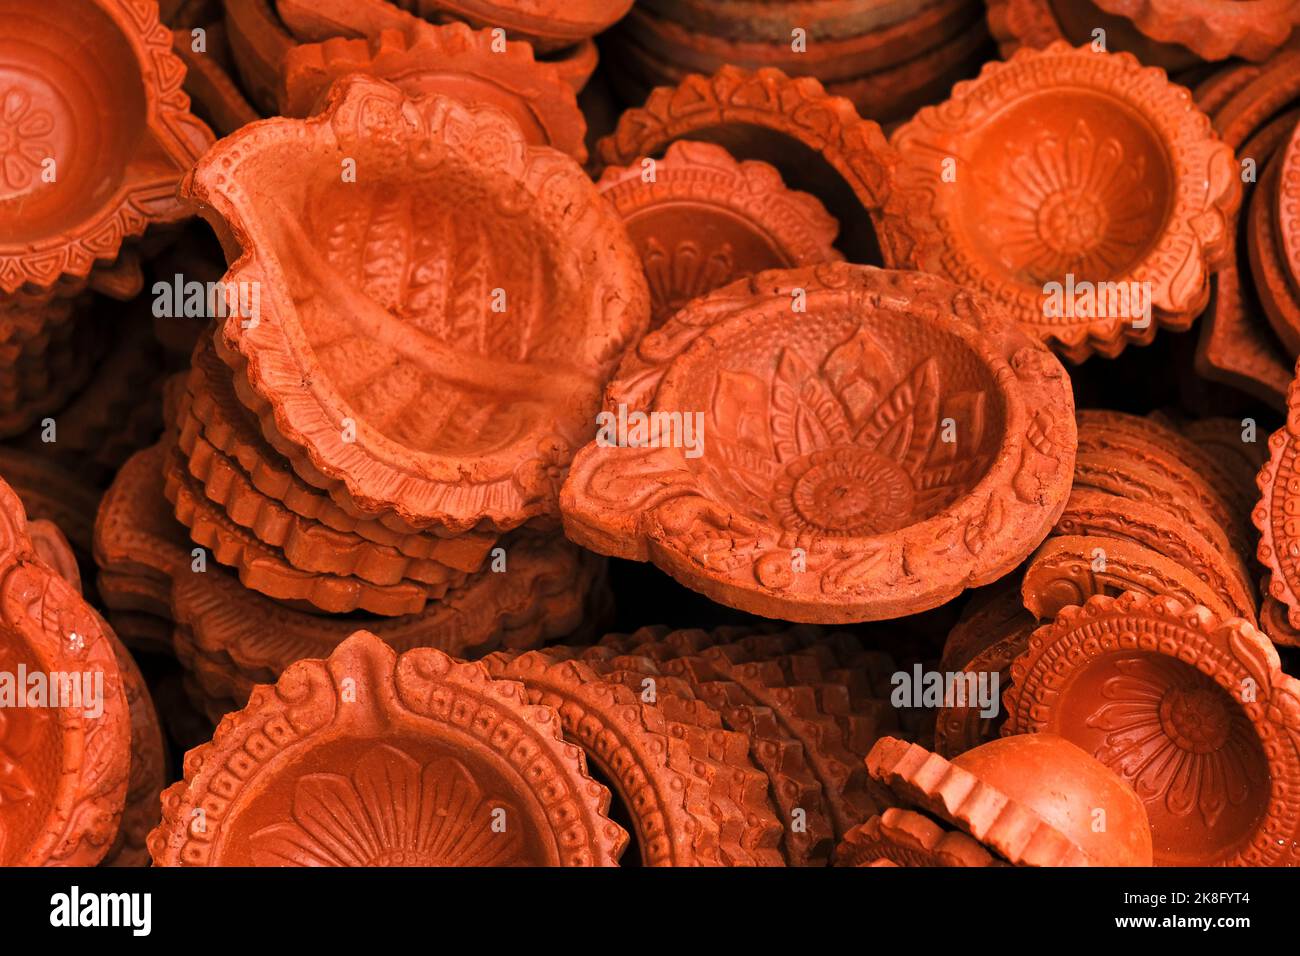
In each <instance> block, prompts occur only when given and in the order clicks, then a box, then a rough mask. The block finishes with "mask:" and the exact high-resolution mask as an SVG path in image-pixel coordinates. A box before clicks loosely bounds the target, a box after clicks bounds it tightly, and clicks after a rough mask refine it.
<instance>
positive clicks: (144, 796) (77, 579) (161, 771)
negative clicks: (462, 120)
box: [27, 519, 167, 866]
mask: <svg viewBox="0 0 1300 956" xmlns="http://www.w3.org/2000/svg"><path fill="white" fill-rule="evenodd" d="M27 533H28V536H29V537H30V538H31V542H32V549H33V550H34V551H35V552H36V556H37V557H38V558H39V559H40V560H41V561H43V562H44V563H45V564H46V565H47V566H48V567H50V568H51V569H53V570H54V571H56V572H57V573H58V575H59V576H60V577H61V578H63V579H64V580H65V581H67V582H68V583H69V584H71V585H72V586H73V587H74V588H75V589H76V590H77V591H78V592H80V591H81V572H80V569H79V567H78V562H77V558H76V557H75V556H74V554H73V551H72V547H71V545H69V543H68V539H67V538H66V537H65V536H64V534H63V532H62V531H61V530H60V529H59V527H58V525H56V524H55V523H54V522H52V521H48V520H45V519H34V520H31V521H29V522H28V523H27ZM104 637H105V639H106V640H108V641H109V642H110V643H111V645H112V648H113V656H114V659H115V660H116V661H117V667H118V674H119V676H120V678H121V685H122V692H123V693H124V694H125V695H126V705H127V712H128V714H129V715H130V723H131V752H130V773H129V774H128V777H127V786H126V804H125V806H124V807H123V810H122V817H121V820H120V822H119V824H118V829H117V838H116V839H115V840H114V841H113V844H112V846H111V847H110V848H109V851H108V854H107V855H106V856H105V857H104V859H103V860H102V861H101V864H100V865H101V866H146V865H148V863H149V851H148V850H147V849H146V848H145V838H146V837H147V836H148V835H149V831H150V830H152V829H153V828H154V827H155V826H157V825H158V818H159V815H160V813H161V809H160V804H159V798H160V797H161V795H162V791H163V787H164V786H166V783H167V766H166V758H165V754H164V751H163V737H162V727H161V726H160V725H159V723H158V713H157V711H156V710H155V709H154V703H153V698H152V697H151V696H150V694H149V688H148V687H147V686H146V685H145V682H144V677H143V676H142V675H141V674H140V669H139V667H137V666H136V663H135V659H134V658H132V656H131V653H130V651H128V650H127V649H126V647H125V646H123V644H122V642H121V641H119V640H118V639H117V636H116V635H115V634H114V633H113V632H112V631H111V630H109V629H108V628H105V629H104Z"/></svg>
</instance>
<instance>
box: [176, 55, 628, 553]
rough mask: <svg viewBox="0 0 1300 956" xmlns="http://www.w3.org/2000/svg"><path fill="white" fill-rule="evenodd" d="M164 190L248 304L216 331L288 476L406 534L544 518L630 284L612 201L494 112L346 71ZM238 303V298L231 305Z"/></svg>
mask: <svg viewBox="0 0 1300 956" xmlns="http://www.w3.org/2000/svg"><path fill="white" fill-rule="evenodd" d="M183 189H184V190H185V192H186V193H187V194H188V195H189V196H190V197H191V198H193V199H194V200H195V201H196V202H197V203H198V204H199V206H200V210H201V212H202V213H203V215H204V216H205V218H207V219H208V220H209V222H211V223H212V224H213V225H214V227H215V228H216V230H217V232H218V235H219V236H220V237H221V239H222V243H223V245H224V247H225V249H226V254H227V256H228V257H229V259H230V260H231V261H232V266H231V268H230V271H229V272H228V273H227V274H226V277H225V281H226V282H227V283H230V284H232V285H231V286H230V288H232V289H238V288H242V289H244V290H257V301H259V302H260V307H259V308H258V309H257V310H256V315H254V314H253V313H254V310H252V309H243V310H241V311H240V314H234V313H233V312H232V314H231V315H229V316H228V317H227V318H226V319H225V321H224V323H223V324H222V325H221V327H220V328H219V329H218V331H217V333H216V344H217V347H218V351H219V352H220V353H221V354H222V357H223V359H225V360H226V362H227V363H228V364H230V365H231V367H232V368H234V369H235V371H236V376H235V377H236V389H237V391H238V392H239V395H240V399H241V400H242V401H243V402H244V403H245V404H246V405H248V406H249V407H250V408H252V409H253V411H255V412H256V413H257V414H258V415H259V416H260V418H261V422H262V430H263V432H264V434H265V436H266V438H267V439H268V441H270V442H271V444H272V445H274V446H275V447H276V448H277V450H279V451H280V452H281V453H282V454H284V455H285V456H286V457H287V458H289V460H290V461H291V463H292V464H293V467H294V469H295V470H296V471H297V472H298V474H299V475H300V476H301V477H302V478H303V479H304V480H306V481H307V482H309V483H311V484H314V485H316V486H317V487H320V488H323V489H325V490H326V491H328V492H329V493H330V495H331V497H333V498H334V500H335V501H336V502H337V503H339V505H340V506H341V507H344V508H345V509H350V510H351V511H352V512H353V513H358V514H364V515H370V516H383V517H385V518H387V519H389V520H393V521H396V522H399V523H401V524H404V525H408V526H410V527H415V528H428V527H438V528H441V529H444V530H451V531H456V532H460V531H465V530H468V529H470V528H474V527H476V526H477V527H480V528H484V529H492V530H508V529H510V528H513V527H517V526H518V525H520V524H523V523H524V522H525V521H528V520H529V519H533V518H539V517H543V516H553V515H555V514H556V512H557V503H556V499H557V494H558V490H559V484H560V481H561V480H562V478H563V472H564V470H565V468H566V467H567V465H568V463H569V460H570V458H571V457H572V454H573V452H574V451H575V450H576V449H577V448H579V447H581V445H582V444H583V443H585V442H586V441H587V440H588V439H589V438H590V437H591V436H592V435H593V434H594V433H595V429H596V424H595V416H596V412H597V411H598V410H599V406H600V395H601V391H602V389H603V387H604V384H605V381H606V379H607V378H608V377H609V375H610V374H611V373H612V372H613V369H614V367H615V364H616V363H617V361H618V359H619V356H620V355H621V353H622V351H623V350H624V349H625V348H626V347H627V346H629V345H631V344H633V343H634V342H635V341H636V340H637V339H638V338H639V337H640V335H641V334H642V333H643V332H644V330H645V328H646V325H647V323H648V321H649V294H648V292H647V289H646V283H645V277H644V275H643V273H642V271H641V266H640V262H639V260H638V259H637V256H636V252H635V250H634V249H633V248H632V245H631V242H630V241H629V240H628V238H627V234H626V231H625V229H624V227H623V225H622V223H621V222H620V221H619V219H618V216H617V214H616V213H615V211H614V210H613V209H612V208H611V207H610V206H609V204H608V203H606V202H605V201H604V200H603V199H601V198H600V196H599V195H598V194H597V193H596V188H595V186H594V185H593V184H592V182H591V181H590V179H588V178H587V177H586V175H585V174H584V173H583V171H582V169H581V168H580V167H579V166H578V165H577V163H575V162H574V161H573V160H572V159H570V158H569V157H567V156H565V155H563V154H561V153H559V152H557V151H555V150H553V149H550V148H549V147H544V146H529V145H528V144H527V143H526V141H525V138H524V136H523V134H522V133H521V132H520V130H519V127H518V126H517V125H516V124H515V123H514V122H513V121H512V120H510V119H509V117H507V116H506V115H505V114H504V113H501V112H500V111H497V110H494V109H490V108H487V107H480V108H467V107H465V106H462V105H461V104H459V103H457V102H456V101H454V100H451V99H448V98H445V97H438V96H429V97H421V98H419V99H418V100H410V99H408V98H407V97H406V96H405V95H404V94H403V93H401V92H400V91H399V90H398V89H397V88H396V87H393V86H391V85H390V84H388V83H385V82H382V81H380V80H375V79H371V78H369V77H364V76H351V77H347V78H344V79H343V80H341V81H340V82H339V83H338V84H336V85H335V86H334V88H333V91H332V93H331V94H330V98H329V100H328V102H327V104H326V106H325V108H324V110H323V112H321V113H319V114H318V115H316V116H313V117H312V118H310V119H307V120H289V119H276V120H270V121H267V122H263V123H255V124H253V125H252V126H249V127H246V128H245V129H243V130H240V131H239V132H237V133H235V134H234V135H233V136H230V137H228V138H227V139H224V140H222V141H221V142H220V143H218V145H217V146H216V147H215V148H214V149H213V150H212V151H211V152H210V153H209V154H208V155H207V156H206V157H204V159H203V160H202V161H201V162H200V163H199V164H198V166H196V167H195V170H194V172H193V173H192V175H191V176H190V177H189V178H187V180H186V182H185V184H184V187H183ZM249 298H250V299H251V296H250V297H249Z"/></svg>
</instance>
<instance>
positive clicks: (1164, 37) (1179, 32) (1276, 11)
mask: <svg viewBox="0 0 1300 956" xmlns="http://www.w3.org/2000/svg"><path fill="white" fill-rule="evenodd" d="M1093 2H1094V3H1096V4H1097V6H1099V7H1101V8H1102V9H1103V10H1106V11H1108V12H1110V13H1114V14H1117V15H1119V16H1123V17H1126V18H1128V19H1129V20H1131V21H1133V23H1134V24H1135V25H1136V26H1137V28H1138V29H1139V30H1141V31H1142V32H1143V33H1144V34H1146V35H1147V36H1149V37H1151V38H1153V39H1155V40H1159V41H1161V42H1162V43H1177V44H1180V45H1182V46H1185V47H1187V48H1188V49H1190V50H1194V51H1195V52H1196V53H1197V54H1199V55H1200V56H1202V57H1204V58H1205V59H1207V60H1223V59H1227V58H1228V57H1230V56H1240V57H1244V58H1245V59H1247V60H1263V59H1266V58H1267V57H1268V55H1269V54H1270V53H1272V52H1273V51H1275V50H1276V49H1277V48H1278V47H1280V46H1282V44H1283V43H1285V42H1286V41H1287V38H1288V37H1289V36H1290V35H1291V31H1292V30H1293V29H1294V28H1295V25H1296V24H1297V23H1300V6H1297V5H1296V4H1295V2H1294V0H1239V2H1235V3H1221V2H1219V0H1093Z"/></svg>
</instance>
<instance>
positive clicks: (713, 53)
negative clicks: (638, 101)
mask: <svg viewBox="0 0 1300 956" xmlns="http://www.w3.org/2000/svg"><path fill="white" fill-rule="evenodd" d="M979 16H980V10H979V7H978V6H976V5H974V4H972V3H970V2H969V0H932V2H930V3H927V4H926V5H925V6H924V7H923V8H921V9H920V10H919V11H918V12H917V13H916V14H915V15H914V16H911V17H908V18H906V19H903V20H900V21H898V22H897V23H894V24H891V25H888V26H884V27H881V28H880V29H877V30H870V31H867V32H864V33H859V34H856V35H853V36H847V37H842V38H835V39H822V40H817V41H813V42H808V43H806V44H805V46H804V47H803V48H801V49H796V48H794V45H793V44H792V43H791V40H790V35H789V34H786V36H785V38H784V39H783V40H782V41H779V42H746V41H736V40H729V39H724V38H722V37H718V36H713V35H709V34H705V33H700V32H698V31H696V30H693V29H691V28H689V27H686V26H683V25H681V24H678V23H676V22H674V21H673V20H671V19H667V18H662V17H657V16H655V15H653V14H652V13H650V12H649V11H648V10H647V9H646V8H645V6H644V5H640V6H637V7H634V8H633V9H632V11H631V13H630V14H629V15H628V16H627V18H626V19H625V20H623V22H622V23H620V24H619V27H618V32H620V33H622V32H626V33H627V34H628V35H629V36H631V37H634V38H635V40H636V42H637V43H638V45H640V46H641V47H642V48H643V49H645V50H646V51H647V52H649V53H650V54H651V55H652V56H655V57H657V58H658V59H661V60H664V61H666V62H669V63H675V64H677V65H678V66H679V67H681V68H682V69H685V70H689V71H692V72H696V73H705V74H711V73H715V72H717V71H718V70H719V69H721V68H722V67H724V66H728V65H730V66H734V67H739V68H740V69H745V70H758V69H763V68H765V67H775V68H776V69H779V70H781V71H782V72H783V73H785V74H787V75H789V76H813V77H816V78H817V79H819V80H821V81H822V82H824V83H831V82H837V81H839V82H843V81H846V80H851V79H853V78H854V77H857V76H861V75H862V74H864V73H870V72H873V71H878V70H884V69H888V68H889V67H892V66H897V65H898V64H900V63H902V62H904V61H905V60H909V59H911V58H912V57H914V56H917V55H919V54H921V53H924V52H925V51H927V50H931V49H933V48H934V47H937V46H941V45H943V44H944V43H946V42H947V41H949V40H951V39H953V38H954V37H955V36H957V35H958V34H959V33H961V32H963V31H964V30H967V29H970V28H971V27H972V25H973V24H974V22H975V21H976V20H977V19H978V18H979Z"/></svg>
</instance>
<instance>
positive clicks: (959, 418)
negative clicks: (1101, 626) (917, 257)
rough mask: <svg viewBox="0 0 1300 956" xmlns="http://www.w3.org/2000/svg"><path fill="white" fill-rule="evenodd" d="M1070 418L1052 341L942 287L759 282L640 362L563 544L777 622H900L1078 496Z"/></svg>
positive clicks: (988, 572) (673, 329)
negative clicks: (652, 568) (646, 569)
mask: <svg viewBox="0 0 1300 956" xmlns="http://www.w3.org/2000/svg"><path fill="white" fill-rule="evenodd" d="M855 360H856V361H858V362H861V363H862V365H863V367H862V368H861V369H860V373H854V372H852V371H851V370H850V369H849V368H848V367H847V366H849V365H851V363H852V362H853V361H855ZM1073 406H1074V402H1073V398H1072V396H1071V393H1070V383H1069V379H1068V377H1067V376H1066V374H1065V371H1064V369H1062V368H1061V365H1060V363H1059V362H1058V361H1057V360H1056V359H1055V358H1054V357H1053V356H1052V355H1051V353H1050V352H1048V351H1047V349H1046V348H1044V347H1042V346H1040V345H1039V344H1037V343H1036V342H1034V341H1033V340H1032V339H1031V338H1030V337H1029V336H1028V335H1026V334H1025V333H1024V332H1022V331H1020V330H1019V329H1018V328H1017V327H1016V326H1015V325H1014V323H1012V322H1011V320H1010V317H1009V316H1008V315H1007V314H1006V313H1005V312H1004V311H1002V310H1001V309H999V308H997V307H996V306H995V305H993V304H992V303H991V302H989V301H988V300H986V299H983V298H980V297H978V296H976V295H973V294H971V293H968V292H966V291H965V290H962V289H960V288H958V287H957V286H954V285H952V284H951V283H949V282H947V281H945V280H942V279H939V278H937V277H934V276H923V275H920V274H917V273H903V272H888V271H883V270H880V269H873V268H871V267H869V266H854V265H849V264H845V263H835V264H827V265H822V266H816V267H808V268H803V269H791V270H785V271H777V270H774V271H771V272H763V273H759V274H758V275H757V276H754V277H753V278H751V279H748V280H741V281H739V282H736V283H734V284H732V285H729V286H726V287H724V288H722V289H719V290H717V291H716V292H714V293H712V294H710V295H708V296H705V297H703V298H700V299H697V300H695V301H694V302H693V303H691V304H690V305H688V306H686V307H685V308H684V309H682V310H681V311H680V312H678V313H677V314H676V315H674V316H673V317H672V318H670V319H669V320H668V321H667V323H665V324H664V325H663V326H662V327H661V328H659V329H656V330H655V331H654V332H651V333H650V334H649V335H647V336H646V337H645V338H644V339H643V340H642V341H641V343H640V344H639V346H638V347H637V349H636V350H635V352H633V353H630V354H629V355H628V356H627V357H626V358H625V359H624V361H623V364H622V366H621V367H620V368H619V372H618V375H617V376H616V378H615V381H614V382H613V383H611V385H610V387H609V389H608V391H607V393H606V412H607V413H608V416H607V418H606V421H607V422H608V423H609V425H610V428H609V429H602V431H601V432H600V434H599V435H598V436H597V440H596V441H595V442H593V443H592V444H589V445H588V446H587V447H586V448H584V449H583V450H582V451H581V452H580V453H579V454H578V456H577V457H576V458H575V459H574V462H573V466H572V468H571V470H570V474H569V478H568V480H567V482H566V484H565V486H564V492H563V494H562V496H561V501H560V505H561V510H562V512H563V515H564V526H565V532H566V534H568V536H569V537H570V538H571V539H572V540H574V541H576V542H578V543H579V544H582V545H584V546H585V547H588V548H591V549H593V550H595V551H599V552H601V553H603V554H609V555H615V556H618V557H623V558H631V559H634V560H641V561H647V560H648V561H653V562H654V563H655V564H656V565H658V566H659V567H661V568H663V569H664V570H665V571H667V572H668V573H669V574H671V575H672V576H673V577H675V578H677V580H679V581H681V582H682V583H683V584H685V585H687V586H688V587H691V588H694V589H695V590H697V591H700V592H702V593H704V594H707V595H708V596H710V597H711V598H713V599H714V600H716V601H719V602H721V603H723V604H727V605H729V606H731V607H737V608H741V609H743V610H746V611H750V612H753V613H757V614H763V615H766V616H768V617H776V618H783V619H785V620H792V621H809V622H822V623H831V622H846V621H865V620H876V619H882V618H890V617H900V616H903V615H906V614H912V613H915V612H917V611H922V610H925V609H927V608H931V607H935V606H936V605H939V604H942V603H943V602H944V601H947V600H949V599H950V598H952V597H953V596H955V595H956V594H958V593H960V592H961V591H962V590H963V589H964V588H967V587H971V586H974V585H979V584H986V583H989V582H991V581H994V580H996V579H997V578H999V577H1001V576H1002V575H1003V574H1006V573H1007V572H1009V571H1010V570H1011V569H1012V568H1014V567H1015V566H1016V565H1017V564H1018V563H1020V561H1022V560H1023V559H1024V558H1025V557H1026V556H1027V555H1028V554H1029V553H1030V552H1031V551H1032V550H1033V549H1034V547H1035V546H1036V545H1037V544H1038V543H1039V542H1040V541H1042V540H1043V537H1044V536H1045V535H1046V534H1047V532H1048V530H1049V529H1050V528H1051V526H1052V524H1053V523H1054V522H1055V521H1056V518H1057V517H1058V516H1059V515H1060V513H1061V509H1062V508H1063V507H1064V506H1065V502H1066V498H1067V497H1068V495H1069V491H1070V484H1071V473H1072V469H1073V465H1074V454H1075V443H1076V433H1075V425H1074V418H1073V415H1074V411H1073ZM688 426H689V429H688ZM656 428H657V429H658V430H657V432H656V430H655V429H656Z"/></svg>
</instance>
